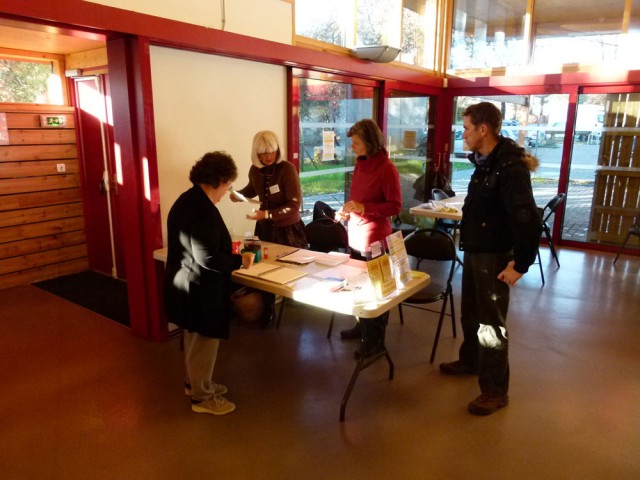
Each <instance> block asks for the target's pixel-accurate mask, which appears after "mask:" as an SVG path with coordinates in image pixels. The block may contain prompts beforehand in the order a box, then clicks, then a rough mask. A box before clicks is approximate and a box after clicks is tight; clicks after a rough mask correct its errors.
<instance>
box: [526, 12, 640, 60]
mask: <svg viewBox="0 0 640 480" xmlns="http://www.w3.org/2000/svg"><path fill="white" fill-rule="evenodd" d="M625 3H626V1H625V0H611V1H609V2H606V3H605V2H602V1H601V0H583V1H581V2H580V7H579V8H576V5H575V4H572V3H567V2H565V3H562V2H558V1H557V0H536V2H535V8H534V16H533V31H534V33H535V40H534V55H533V64H534V65H541V66H544V65H549V63H550V62H553V63H554V64H571V63H576V64H577V63H580V64H602V63H610V62H614V63H620V62H623V63H625V65H629V66H630V67H631V66H633V65H640V60H639V59H638V58H637V54H631V51H632V50H633V51H636V50H637V45H638V40H639V39H640V37H638V35H637V32H636V33H630V34H628V35H625V34H623V32H624V31H623V28H625V27H624V25H623V23H624V22H623V18H624V10H625ZM636 3H638V2H636ZM639 13H640V12H637V11H636V12H635V17H636V18H633V19H632V21H631V22H630V24H631V27H633V25H634V24H635V25H637V23H638V18H637V17H638V15H639ZM634 22H635V23H634ZM627 30H629V29H628V28H627Z"/></svg>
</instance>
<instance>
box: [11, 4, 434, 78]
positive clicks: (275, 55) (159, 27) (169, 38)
mask: <svg viewBox="0 0 640 480" xmlns="http://www.w3.org/2000/svg"><path fill="white" fill-rule="evenodd" d="M7 3H8V5H4V4H3V5H2V6H0V13H5V14H8V15H12V16H19V17H24V20H27V19H31V18H33V19H37V20H40V21H44V22H58V23H63V24H67V25H69V26H77V27H78V28H79V29H93V30H98V31H102V32H103V33H105V34H109V32H119V33H124V34H128V35H139V36H143V37H147V38H148V39H149V42H150V43H152V44H155V45H164V46H168V47H179V48H184V49H189V50H194V51H201V52H207V53H216V54H219V55H225V56H230V57H236V58H242V59H245V60H255V61H259V62H266V63H273V64H277V65H286V66H290V67H298V68H304V69H311V68H312V69H315V70H318V71H324V72H326V73H333V74H346V75H350V76H359V77H362V78H381V79H382V78H387V79H394V80H403V81H407V82H415V83H420V84H429V85H432V86H434V87H437V86H441V85H442V79H440V78H435V77H433V76H431V75H429V73H428V72H427V71H421V70H415V69H412V68H407V67H404V66H401V65H392V64H379V63H372V62H367V61H364V60H360V59H358V58H354V57H350V56H346V55H341V54H334V53H328V52H322V51H316V50H311V49H308V48H302V47H295V46H292V45H286V44H283V43H278V42H272V41H269V40H262V39H258V38H254V37H249V36H246V35H240V34H236V33H230V32H224V31H222V30H217V29H213V28H207V27H202V26H197V25H193V24H189V23H184V22H178V21H175V20H169V19H165V18H161V17H156V16H152V15H145V14H142V13H137V12H132V11H129V10H122V9H119V8H113V7H107V6H104V5H99V4H95V3H90V2H85V1H81V0H65V1H64V2H52V1H50V0H29V1H20V0H14V1H12V2H7Z"/></svg>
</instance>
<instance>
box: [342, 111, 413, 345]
mask: <svg viewBox="0 0 640 480" xmlns="http://www.w3.org/2000/svg"><path fill="white" fill-rule="evenodd" d="M347 136H348V137H351V150H353V153H355V155H356V165H355V168H354V170H353V178H352V180H351V190H350V192H349V201H348V202H346V203H345V204H344V206H343V207H342V208H341V209H340V210H339V211H338V213H337V214H336V217H337V218H339V219H340V220H348V232H349V248H350V249H351V256H352V257H354V258H360V259H364V258H366V253H367V251H368V250H369V248H370V246H371V244H372V243H374V242H376V241H379V242H381V243H382V245H383V246H385V238H386V237H387V235H391V222H390V221H389V217H392V216H394V215H397V214H398V213H399V212H400V209H401V207H402V191H401V188H400V176H399V175H398V170H397V169H396V167H395V165H394V164H393V163H392V162H391V160H390V159H389V154H388V153H387V150H386V149H385V146H384V135H383V134H382V131H381V130H380V128H378V125H376V123H375V122H374V121H373V120H370V119H364V120H360V121H359V122H356V123H355V124H354V125H353V126H352V127H351V128H350V129H349V131H348V132H347ZM385 320H386V317H385ZM384 323H385V324H386V321H385V322H384ZM340 334H341V336H342V338H361V329H360V324H359V323H358V324H356V326H355V327H353V328H351V329H348V330H343V331H342V332H340Z"/></svg>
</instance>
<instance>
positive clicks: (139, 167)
mask: <svg viewBox="0 0 640 480" xmlns="http://www.w3.org/2000/svg"><path fill="white" fill-rule="evenodd" d="M107 56H108V59H109V80H110V85H111V93H112V109H113V119H114V141H115V144H116V145H118V146H119V159H120V162H121V169H122V176H123V184H122V185H121V186H120V187H119V199H118V217H119V219H120V221H121V225H122V231H123V232H127V233H126V235H124V236H123V249H124V257H125V262H126V266H127V289H128V295H129V314H130V317H131V331H132V332H133V333H134V334H136V335H139V336H141V337H144V338H149V339H152V340H163V339H165V338H167V337H168V334H167V328H166V321H164V317H163V315H162V313H161V312H162V309H161V307H160V299H159V297H158V287H157V278H156V265H155V262H154V260H153V251H154V250H155V249H158V248H160V247H161V246H162V233H161V232H162V230H161V219H160V199H159V192H158V176H157V171H158V168H157V156H156V151H155V137H154V126H153V108H152V100H153V97H152V92H151V67H150V59H149V43H148V42H146V41H144V39H135V38H119V39H111V40H109V41H108V42H107ZM145 176H146V177H147V178H146V179H145ZM145 182H146V183H147V185H148V186H149V191H150V197H149V198H146V194H145Z"/></svg>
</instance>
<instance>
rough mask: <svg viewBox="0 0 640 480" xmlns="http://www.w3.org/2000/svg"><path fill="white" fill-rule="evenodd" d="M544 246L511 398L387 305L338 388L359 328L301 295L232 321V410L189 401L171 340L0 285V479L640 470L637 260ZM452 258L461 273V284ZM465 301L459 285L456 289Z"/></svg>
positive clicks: (223, 376) (560, 474) (520, 325)
mask: <svg viewBox="0 0 640 480" xmlns="http://www.w3.org/2000/svg"><path fill="white" fill-rule="evenodd" d="M548 253H549V252H548V251H545V250H543V265H544V267H545V271H546V276H547V283H546V285H545V286H544V287H541V283H540V274H539V271H538V270H537V266H535V265H534V266H533V267H532V269H531V271H530V273H529V274H527V275H526V276H525V277H524V279H523V280H522V281H521V282H520V283H519V284H518V285H517V287H515V288H514V289H513V290H512V302H511V308H510V312H509V326H510V336H511V345H510V355H511V376H512V383H511V392H510V396H511V404H510V405H509V406H508V407H507V408H504V409H502V410H500V411H498V412H497V413H495V414H494V415H491V416H489V417H474V416H472V415H470V414H468V413H467V411H466V405H467V403H468V402H469V400H471V399H472V398H473V397H475V396H476V395H477V393H478V387H477V385H476V379H475V378H473V377H467V378H450V377H445V376H442V375H440V374H439V373H438V369H437V363H438V362H441V361H447V360H450V359H453V358H454V357H455V354H456V350H457V347H458V346H459V344H460V338H458V339H453V338H452V337H451V331H450V328H449V327H447V328H446V329H444V334H443V338H442V339H441V342H440V346H439V350H438V354H437V357H436V363H434V364H433V365H430V364H429V362H428V353H429V349H430V345H431V341H432V338H433V333H434V326H435V317H434V316H433V315H432V314H424V313H421V312H419V311H417V310H413V309H407V311H406V315H405V325H400V324H399V321H398V315H397V310H394V311H393V312H392V315H391V319H390V326H389V328H388V334H387V343H388V348H389V351H390V352H391V355H392V357H393V359H394V361H395V366H396V371H395V379H394V380H392V381H389V380H387V368H386V365H385V363H384V362H379V363H377V364H375V365H373V366H371V367H370V368H368V369H367V370H365V371H364V372H362V374H361V375H360V379H359V382H358V384H357V385H356V387H355V390H354V392H353V395H352V397H351V400H350V402H349V405H348V407H347V411H346V421H345V422H344V423H340V422H339V421H338V414H339V407H340V401H341V399H342V395H343V393H344V390H345V388H346V386H347V384H348V381H349V378H350V375H351V372H352V369H353V366H354V360H353V351H354V349H355V344H354V343H353V341H343V340H341V339H340V338H339V337H338V330H340V329H341V328H343V327H345V326H351V323H352V320H351V319H349V318H347V317H338V319H337V325H336V328H335V329H334V335H333V338H332V339H331V340H327V338H326V337H325V334H326V328H327V326H328V322H329V317H330V316H329V314H328V313H326V312H321V311H316V310H311V309H307V308H305V307H302V306H292V307H290V308H287V310H286V318H285V319H284V320H283V323H282V325H281V327H280V329H279V330H276V329H271V330H261V329H258V328H255V327H252V326H247V325H237V326H234V328H233V331H232V337H231V339H230V340H229V341H227V342H224V343H223V344H222V347H221V351H220V355H219V359H218V366H217V369H216V373H217V374H216V378H215V379H216V380H217V381H218V382H222V383H224V384H226V385H227V386H228V387H229V390H230V393H229V394H228V397H229V398H230V399H231V400H232V401H234V402H236V403H237V406H238V408H237V410H236V411H235V412H234V413H232V414H230V415H227V416H223V417H214V416H210V415H202V414H194V413H191V411H190V408H189V401H188V399H187V398H186V397H185V396H184V392H183V387H182V381H183V375H182V359H181V352H180V348H179V342H178V341H176V340H172V341H169V342H166V343H152V342H148V341H145V340H141V339H139V338H136V337H134V336H132V335H131V334H130V333H129V331H128V330H127V329H125V328H124V327H122V326H120V325H119V324H116V323H113V322H111V321H109V320H107V319H105V318H103V317H101V316H99V315H97V314H94V313H92V312H90V311H88V310H85V309H83V308H82V307H78V306H76V305H73V304H70V303H68V302H66V301H64V300H61V299H59V298H58V297H55V296H54V295H52V294H50V293H47V292H45V291H42V290H40V289H38V288H35V287H18V288H11V289H6V290H0V323H1V325H2V335H1V336H0V369H1V372H2V373H1V378H2V382H1V385H2V395H1V397H0V408H1V410H0V411H1V412H2V420H1V422H0V425H1V428H0V477H1V478H3V479H6V480H13V479H20V480H22V479H60V480H75V479H109V480H115V479H201V478H211V479H214V478H215V479H305V480H312V479H390V478H391V479H431V478H433V479H472V478H473V479H581V480H586V479H605V478H606V479H638V478H640V348H638V343H639V342H640V314H639V313H638V311H639V310H640V275H639V271H640V259H639V258H638V257H629V256H623V257H621V258H620V260H619V261H618V263H617V266H616V267H614V266H613V265H612V259H613V255H612V254H603V253H585V252H581V251H573V250H567V249H564V250H561V252H560V260H561V263H562V267H561V268H560V269H557V268H556V267H555V265H554V264H552V263H551V261H550V260H549V255H548ZM459 277H460V269H458V272H457V282H458V285H459ZM457 304H459V298H457Z"/></svg>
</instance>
